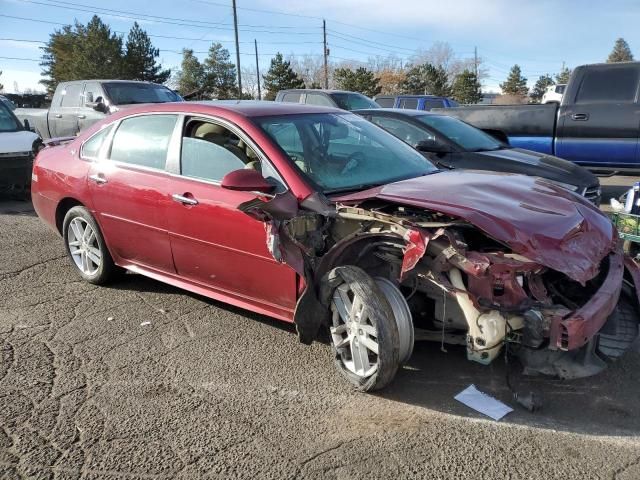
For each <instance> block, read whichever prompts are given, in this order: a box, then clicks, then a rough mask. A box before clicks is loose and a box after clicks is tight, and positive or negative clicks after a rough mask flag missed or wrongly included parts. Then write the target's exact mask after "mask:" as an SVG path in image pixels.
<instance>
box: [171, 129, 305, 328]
mask: <svg viewBox="0 0 640 480" xmlns="http://www.w3.org/2000/svg"><path fill="white" fill-rule="evenodd" d="M183 132H184V133H183V138H182V149H181V155H180V167H179V172H180V175H176V176H173V177H172V178H170V180H169V190H170V192H171V195H172V201H171V202H170V205H169V206H168V210H167V212H168V215H167V218H168V222H169V235H170V239H171V249H172V252H173V259H174V262H175V266H176V270H177V273H178V275H180V276H181V277H183V278H185V279H188V280H190V281H193V282H196V283H199V284H201V285H204V286H206V287H208V288H211V289H214V290H217V291H218V292H220V293H221V294H223V295H227V296H231V297H235V298H236V299H238V300H239V301H240V302H239V303H242V302H249V303H251V304H253V305H261V306H263V307H265V308H266V309H267V310H270V313H272V314H275V315H276V316H279V317H283V318H287V319H291V318H292V317H293V310H294V308H295V304H296V299H297V295H296V282H297V278H296V273H295V272H294V271H293V270H292V269H291V268H290V267H288V266H287V265H285V264H281V263H278V262H276V261H275V260H274V258H273V257H272V256H271V254H270V253H269V250H268V249H267V234H266V231H265V224H264V223H263V222H260V221H258V220H255V219H253V218H251V217H249V216H248V215H246V214H245V213H243V212H241V211H240V210H238V206H239V205H240V204H241V203H243V202H246V201H248V200H251V199H254V198H255V197H256V194H255V193H251V192H238V191H231V190H226V189H223V188H222V187H220V185H219V182H220V180H221V179H222V177H223V176H224V175H225V174H226V173H229V172H230V171H233V170H237V169H240V168H247V167H249V168H251V167H253V168H256V169H260V168H261V166H262V165H265V164H264V163H263V162H265V161H264V160H261V159H260V158H258V157H257V155H255V154H254V153H253V150H251V149H250V147H248V146H247V145H246V143H244V142H243V141H242V140H240V139H239V138H238V137H237V136H236V135H235V134H234V133H232V132H231V131H229V130H227V129H226V128H225V127H222V126H220V125H217V124H214V123H212V122H209V121H204V120H201V119H200V120H199V119H186V120H185V124H184V129H183ZM265 166H266V168H269V169H270V168H272V167H270V166H269V165H265ZM269 171H273V172H275V170H269ZM274 174H275V173H274ZM263 175H264V172H263ZM275 175H277V174H275ZM281 185H283V184H281Z"/></svg>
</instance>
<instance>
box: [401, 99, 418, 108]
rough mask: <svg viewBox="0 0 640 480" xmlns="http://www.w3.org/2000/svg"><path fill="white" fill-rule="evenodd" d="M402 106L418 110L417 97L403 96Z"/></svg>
mask: <svg viewBox="0 0 640 480" xmlns="http://www.w3.org/2000/svg"><path fill="white" fill-rule="evenodd" d="M400 108H408V109H409V110H416V109H417V108H418V99H417V98H403V99H402V100H401V101H400Z"/></svg>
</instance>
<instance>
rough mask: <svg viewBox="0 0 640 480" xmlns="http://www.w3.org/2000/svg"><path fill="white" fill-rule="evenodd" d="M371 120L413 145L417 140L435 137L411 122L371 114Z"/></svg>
mask: <svg viewBox="0 0 640 480" xmlns="http://www.w3.org/2000/svg"><path fill="white" fill-rule="evenodd" d="M371 121H372V122H373V123H375V124H376V125H378V126H380V127H382V128H384V129H385V130H386V131H387V132H389V133H391V134H393V135H394V136H396V137H398V138H399V139H400V140H404V141H405V142H407V143H408V144H409V145H411V146H413V147H415V146H416V145H417V144H418V143H419V142H422V141H424V140H429V139H435V138H436V136H435V135H433V134H432V133H430V132H428V131H426V130H425V129H422V128H419V127H416V126H415V125H412V124H411V123H408V122H405V121H403V120H399V119H397V118H390V117H383V116H380V117H377V116H375V115H374V116H372V117H371Z"/></svg>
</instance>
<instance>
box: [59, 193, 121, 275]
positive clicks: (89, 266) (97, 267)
mask: <svg viewBox="0 0 640 480" xmlns="http://www.w3.org/2000/svg"><path fill="white" fill-rule="evenodd" d="M62 235H63V238H64V245H65V247H66V249H67V255H69V259H70V260H71V264H72V265H73V266H74V267H75V269H76V271H77V272H78V273H79V274H80V276H81V277H82V278H83V279H85V280H86V281H87V282H89V283H93V284H95V285H104V284H105V283H108V282H109V281H111V280H113V278H114V277H115V276H116V273H117V270H118V267H116V265H115V263H113V259H112V258H111V254H110V253H109V250H108V249H107V246H106V244H105V242H104V238H103V236H102V232H100V228H99V227H98V224H97V223H96V221H95V219H94V218H93V217H92V216H91V214H90V213H89V211H88V210H87V209H86V208H85V207H81V206H77V207H73V208H71V209H70V210H69V211H68V212H67V214H66V215H65V217H64V221H63V224H62Z"/></svg>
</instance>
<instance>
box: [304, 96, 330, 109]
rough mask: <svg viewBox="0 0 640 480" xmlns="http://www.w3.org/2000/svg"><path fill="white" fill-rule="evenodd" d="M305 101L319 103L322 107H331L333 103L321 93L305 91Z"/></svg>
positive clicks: (311, 103)
mask: <svg viewBox="0 0 640 480" xmlns="http://www.w3.org/2000/svg"><path fill="white" fill-rule="evenodd" d="M306 103H308V104H309V105H321V106H323V107H333V106H334V105H333V103H332V102H331V100H329V99H328V98H327V97H325V96H324V95H322V94H321V93H307V100H306Z"/></svg>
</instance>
